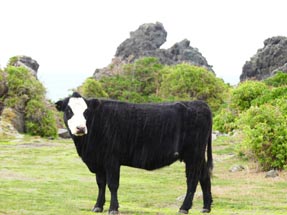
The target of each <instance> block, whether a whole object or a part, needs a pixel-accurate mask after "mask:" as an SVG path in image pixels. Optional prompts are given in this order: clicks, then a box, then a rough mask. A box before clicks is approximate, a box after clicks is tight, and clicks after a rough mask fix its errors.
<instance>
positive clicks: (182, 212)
mask: <svg viewBox="0 0 287 215" xmlns="http://www.w3.org/2000/svg"><path fill="white" fill-rule="evenodd" d="M178 213H179V214H188V211H187V210H183V209H180V210H179V211H178Z"/></svg>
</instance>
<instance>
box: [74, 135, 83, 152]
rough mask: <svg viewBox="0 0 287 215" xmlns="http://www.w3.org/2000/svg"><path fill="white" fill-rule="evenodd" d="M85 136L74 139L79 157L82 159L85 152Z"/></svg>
mask: <svg viewBox="0 0 287 215" xmlns="http://www.w3.org/2000/svg"><path fill="white" fill-rule="evenodd" d="M85 139H86V138H85V136H82V137H73V141H74V143H75V146H76V149H77V152H78V155H79V156H80V157H82V156H83V153H84V150H85Z"/></svg>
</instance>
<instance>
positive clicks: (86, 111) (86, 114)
mask: <svg viewBox="0 0 287 215" xmlns="http://www.w3.org/2000/svg"><path fill="white" fill-rule="evenodd" d="M88 114H89V110H88V109H86V110H85V111H84V117H86V118H87V117H88Z"/></svg>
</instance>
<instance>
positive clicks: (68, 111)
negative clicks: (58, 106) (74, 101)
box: [66, 108, 73, 119]
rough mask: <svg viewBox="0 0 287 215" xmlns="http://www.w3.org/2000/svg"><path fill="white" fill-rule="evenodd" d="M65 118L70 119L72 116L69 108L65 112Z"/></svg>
mask: <svg viewBox="0 0 287 215" xmlns="http://www.w3.org/2000/svg"><path fill="white" fill-rule="evenodd" d="M66 116H67V118H68V119H70V118H71V117H72V116H73V111H72V110H71V109H70V108H68V109H67V110H66Z"/></svg>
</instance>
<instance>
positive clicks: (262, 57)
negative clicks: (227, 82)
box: [240, 36, 287, 81]
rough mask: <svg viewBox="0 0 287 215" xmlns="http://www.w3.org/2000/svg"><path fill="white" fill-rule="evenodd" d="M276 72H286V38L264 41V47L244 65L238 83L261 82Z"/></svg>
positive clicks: (280, 37)
mask: <svg viewBox="0 0 287 215" xmlns="http://www.w3.org/2000/svg"><path fill="white" fill-rule="evenodd" d="M278 71H282V72H287V37H283V36H277V37H271V38H268V39H266V40H265V41H264V47H263V48H261V49H259V50H258V51H257V53H256V54H255V55H254V56H253V57H251V59H250V60H249V61H247V62H246V63H245V64H244V66H243V69H242V74H241V76H240V81H244V80H247V79H253V80H263V79H266V78H268V77H270V76H272V75H274V74H275V73H276V72H278Z"/></svg>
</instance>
